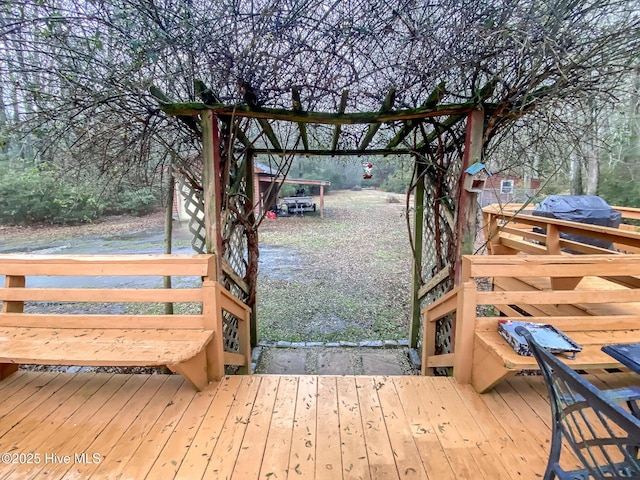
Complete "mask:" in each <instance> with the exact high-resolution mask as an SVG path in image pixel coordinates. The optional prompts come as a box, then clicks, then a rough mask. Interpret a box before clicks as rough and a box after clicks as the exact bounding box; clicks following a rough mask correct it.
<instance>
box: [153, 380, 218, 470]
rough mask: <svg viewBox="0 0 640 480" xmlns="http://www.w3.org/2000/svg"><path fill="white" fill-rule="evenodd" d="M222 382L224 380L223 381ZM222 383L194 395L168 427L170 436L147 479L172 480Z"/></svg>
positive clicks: (157, 453) (157, 454) (158, 453)
mask: <svg viewBox="0 0 640 480" xmlns="http://www.w3.org/2000/svg"><path fill="white" fill-rule="evenodd" d="M223 382H224V379H223ZM221 385H222V382H220V383H216V384H212V385H209V386H208V387H207V388H206V389H205V390H203V391H202V392H200V393H199V394H197V395H195V396H194V398H193V401H192V402H191V403H190V404H189V406H188V407H187V408H186V409H185V411H184V414H183V415H182V416H181V417H180V420H179V421H178V422H177V423H176V424H175V425H170V426H169V428H170V429H171V434H170V435H169V438H167V440H166V442H165V443H164V444H163V445H162V446H161V447H162V448H161V449H160V451H159V452H156V461H155V463H154V464H153V466H152V467H151V469H150V470H149V472H148V474H147V476H148V477H149V478H173V477H174V476H175V474H176V472H177V471H178V469H179V468H180V464H181V463H182V459H183V458H184V457H185V455H186V454H187V451H188V450H189V446H190V445H191V442H193V439H194V437H195V435H196V433H197V432H198V430H197V429H198V426H199V425H200V424H201V423H202V421H203V420H204V418H205V417H206V414H207V410H208V409H209V406H210V405H211V403H212V402H213V400H214V399H215V397H216V395H217V394H218V391H219V389H220V387H221Z"/></svg>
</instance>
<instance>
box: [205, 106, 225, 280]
mask: <svg viewBox="0 0 640 480" xmlns="http://www.w3.org/2000/svg"><path fill="white" fill-rule="evenodd" d="M201 124H202V163H203V172H202V175H203V178H202V188H203V189H204V221H205V229H206V236H207V238H206V248H207V253H215V254H216V255H217V256H218V257H219V258H222V253H223V252H222V225H220V208H221V207H222V204H221V201H222V193H221V192H220V186H219V185H220V160H221V158H220V139H219V135H218V120H217V118H216V116H215V115H214V114H213V112H212V111H211V110H207V111H205V112H202V114H201ZM216 263H217V266H218V271H217V277H216V278H217V279H221V278H222V262H221V261H218V262H216Z"/></svg>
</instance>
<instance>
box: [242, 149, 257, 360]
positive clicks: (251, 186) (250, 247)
mask: <svg viewBox="0 0 640 480" xmlns="http://www.w3.org/2000/svg"><path fill="white" fill-rule="evenodd" d="M245 155H246V157H245V162H244V165H245V171H244V175H245V178H246V180H247V188H246V193H247V196H248V197H249V199H248V201H247V203H246V205H247V215H249V216H250V217H252V218H250V221H249V223H250V224H251V225H252V227H251V229H252V230H251V231H250V232H247V257H248V266H247V267H248V270H249V274H248V275H247V277H248V278H246V280H247V283H248V284H249V289H250V290H251V292H250V293H249V299H250V301H249V305H248V307H249V308H251V315H250V317H249V337H250V340H249V342H250V344H251V348H255V347H257V346H258V312H257V308H256V305H257V304H258V298H257V293H256V292H257V288H258V286H257V285H256V283H257V281H258V275H257V271H258V256H259V250H258V228H257V227H255V224H256V222H255V214H256V213H255V209H254V206H255V205H256V203H255V202H256V198H255V194H256V189H255V181H254V180H255V172H254V165H253V160H254V153H253V151H252V150H247V152H246V154H245ZM254 243H255V245H254ZM254 269H255V272H256V274H255V275H253V274H252V273H251V272H253V271H254Z"/></svg>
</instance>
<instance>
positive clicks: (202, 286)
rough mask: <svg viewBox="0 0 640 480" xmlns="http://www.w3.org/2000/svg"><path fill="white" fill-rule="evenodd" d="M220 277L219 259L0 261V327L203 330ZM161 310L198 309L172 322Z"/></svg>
mask: <svg viewBox="0 0 640 480" xmlns="http://www.w3.org/2000/svg"><path fill="white" fill-rule="evenodd" d="M215 272H216V268H215V255H69V256H65V255H0V275H4V276H5V282H4V288H0V300H1V301H2V313H1V314H0V327H2V326H4V327H9V326H23V327H24V326H29V327H45V328H47V327H56V328H119V329H121V328H173V329H181V328H187V329H189V328H203V327H206V325H205V323H207V321H206V319H205V317H204V315H203V312H204V313H206V312H207V311H208V310H212V309H207V308H205V303H207V302H216V293H215V291H216V288H215V285H216V284H215ZM165 276H170V277H180V278H179V280H180V282H175V281H174V282H173V283H174V287H177V288H163V281H162V278H163V277H165ZM45 277H46V278H45ZM70 277H80V278H75V279H73V280H71V278H70ZM141 277H144V278H141ZM151 277H156V278H155V279H154V278H151ZM176 280H178V279H176ZM92 283H93V286H87V285H90V284H92ZM65 284H67V285H69V286H65ZM43 285H44V286H43ZM163 303H186V304H191V303H194V304H199V305H196V306H195V308H190V309H185V313H181V314H178V315H173V314H171V315H168V314H164V313H161V312H162V311H163V308H162V307H161V306H160V305H159V304H163ZM25 304H26V305H27V306H26V308H25ZM79 304H81V305H79ZM140 304H158V305H157V306H156V305H154V306H149V305H144V306H141V305H140ZM31 305H37V309H36V311H35V312H34V313H30V312H31V311H33V308H30V307H31ZM136 305H137V306H136Z"/></svg>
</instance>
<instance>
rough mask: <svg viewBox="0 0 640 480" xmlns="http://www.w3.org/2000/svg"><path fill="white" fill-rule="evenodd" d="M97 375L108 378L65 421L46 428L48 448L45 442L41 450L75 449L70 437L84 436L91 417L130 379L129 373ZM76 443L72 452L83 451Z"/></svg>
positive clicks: (42, 466)
mask: <svg viewBox="0 0 640 480" xmlns="http://www.w3.org/2000/svg"><path fill="white" fill-rule="evenodd" d="M97 375H102V376H105V377H107V378H108V380H107V381H106V383H104V384H103V385H102V386H101V388H100V389H99V390H97V391H96V392H95V393H94V394H93V395H92V396H91V397H90V398H87V399H86V402H85V403H84V404H83V405H82V407H81V408H78V409H77V410H76V412H75V413H74V414H73V415H72V416H71V417H69V418H68V419H67V420H66V421H65V422H64V423H62V424H57V423H56V424H53V425H52V426H51V428H49V429H47V430H46V432H47V433H48V434H49V435H48V436H47V439H46V440H47V441H46V449H45V447H44V444H43V445H42V446H41V448H40V451H49V452H54V453H57V454H59V455H63V454H62V452H64V451H65V448H66V449H69V448H71V449H73V448H74V447H73V445H71V444H69V438H74V437H76V436H82V435H83V433H84V429H85V427H86V425H87V424H88V423H89V422H90V421H91V417H92V416H93V415H94V414H95V413H96V412H98V411H100V410H101V409H102V408H103V407H104V406H105V405H106V404H107V402H108V401H109V400H110V399H111V398H112V396H113V394H115V393H116V392H117V391H119V390H120V389H121V388H122V386H123V385H124V384H125V382H126V381H127V380H128V379H129V377H128V376H127V375H111V374H106V373H105V374H97ZM61 428H62V429H63V430H62V431H64V432H65V433H68V435H60V430H61ZM52 440H53V441H52ZM76 445H77V450H71V453H70V454H75V453H83V451H84V450H83V449H82V448H81V447H82V444H76ZM92 453H93V452H92ZM95 453H97V452H95ZM100 460H102V458H100ZM43 469H46V466H45V465H38V466H37V468H33V469H32V470H31V472H32V473H33V474H34V476H35V477H37V476H38V475H40V474H41V473H42V470H43Z"/></svg>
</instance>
